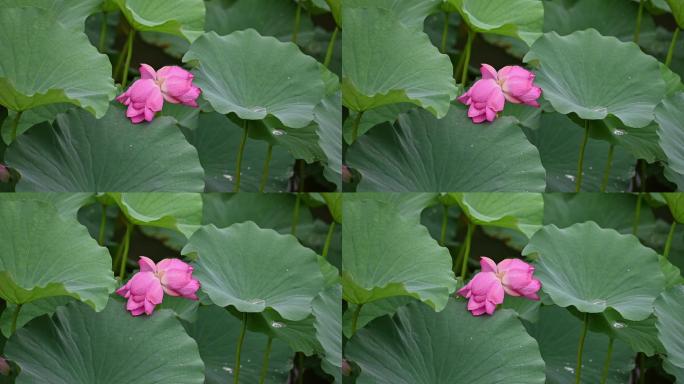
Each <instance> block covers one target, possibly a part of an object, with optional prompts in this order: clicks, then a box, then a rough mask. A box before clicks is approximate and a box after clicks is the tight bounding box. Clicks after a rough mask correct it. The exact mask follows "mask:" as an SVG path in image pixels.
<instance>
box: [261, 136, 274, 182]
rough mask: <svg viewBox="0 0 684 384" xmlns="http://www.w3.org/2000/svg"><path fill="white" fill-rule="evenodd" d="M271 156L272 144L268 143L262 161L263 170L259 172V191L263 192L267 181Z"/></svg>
mask: <svg viewBox="0 0 684 384" xmlns="http://www.w3.org/2000/svg"><path fill="white" fill-rule="evenodd" d="M272 156H273V144H270V143H269V144H268V150H267V151H266V161H264V170H263V171H262V173H261V182H260V183H259V192H263V191H264V189H265V188H266V183H267V182H268V171H269V168H270V166H271V157H272Z"/></svg>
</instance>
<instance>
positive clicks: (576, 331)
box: [526, 305, 634, 384]
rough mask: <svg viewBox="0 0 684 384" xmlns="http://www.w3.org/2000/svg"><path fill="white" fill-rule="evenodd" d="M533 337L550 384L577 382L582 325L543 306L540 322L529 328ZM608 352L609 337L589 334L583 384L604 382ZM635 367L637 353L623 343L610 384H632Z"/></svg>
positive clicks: (617, 344) (564, 313)
mask: <svg viewBox="0 0 684 384" xmlns="http://www.w3.org/2000/svg"><path fill="white" fill-rule="evenodd" d="M526 327H527V330H528V332H529V334H530V335H531V336H532V337H534V338H535V339H537V342H538V343H539V350H540V351H541V354H542V357H543V358H544V361H545V362H546V383H548V384H568V383H574V382H575V367H576V362H577V340H578V339H579V337H580V333H581V332H582V322H581V321H580V320H579V319H577V318H576V317H575V316H573V315H572V314H570V312H568V311H567V310H565V309H563V308H559V307H557V306H553V305H552V306H543V307H542V308H541V310H540V312H539V320H538V321H537V322H536V323H534V324H526ZM607 350H608V336H606V335H603V334H601V333H595V332H588V333H587V337H586V339H585V344H584V353H583V356H582V381H581V382H582V383H583V384H596V383H599V382H600V381H601V374H602V373H603V363H604V361H605V358H606V352H607ZM633 367H634V353H633V352H632V351H631V350H630V349H629V348H628V347H627V346H626V345H625V344H624V343H623V342H621V341H620V340H616V341H615V342H614V345H613V355H612V359H611V364H610V369H609V373H608V381H607V383H610V384H624V383H626V382H629V377H630V372H631V370H632V368H633Z"/></svg>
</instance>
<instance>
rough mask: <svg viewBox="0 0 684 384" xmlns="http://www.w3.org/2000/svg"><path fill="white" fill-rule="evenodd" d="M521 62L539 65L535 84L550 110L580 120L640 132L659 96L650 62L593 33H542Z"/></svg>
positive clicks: (661, 90)
mask: <svg viewBox="0 0 684 384" xmlns="http://www.w3.org/2000/svg"><path fill="white" fill-rule="evenodd" d="M523 60H524V61H525V62H526V63H528V62H533V61H538V62H539V64H540V68H539V70H538V71H537V80H536V81H537V83H538V84H539V86H540V87H541V88H542V89H543V90H544V98H545V99H546V100H548V101H549V102H550V103H551V105H553V108H554V109H555V110H556V111H558V112H560V113H563V114H568V113H576V114H577V115H578V116H579V117H580V118H582V119H587V120H603V119H605V118H606V117H608V116H611V115H612V116H615V117H617V118H618V119H620V120H621V121H622V122H623V123H624V124H625V125H627V126H630V127H634V128H640V127H644V126H646V125H648V124H649V123H650V122H651V121H652V120H653V118H652V116H653V110H654V109H655V107H656V105H657V104H658V103H659V102H660V100H661V99H662V98H663V96H664V94H665V82H664V80H663V79H662V77H661V75H660V65H659V63H658V61H657V60H656V59H654V58H653V57H651V56H648V55H646V54H645V53H643V52H642V51H641V49H640V48H639V47H638V46H637V45H636V44H634V43H623V42H621V41H619V40H618V39H616V38H614V37H606V36H602V35H601V34H600V33H598V32H597V31H596V30H595V29H587V30H584V31H578V32H573V33H572V34H570V35H567V36H559V35H558V34H557V33H555V32H549V33H546V34H544V36H542V37H541V38H539V40H537V41H536V42H535V43H534V45H533V46H532V48H530V51H529V52H528V53H527V55H525V58H524V59H523Z"/></svg>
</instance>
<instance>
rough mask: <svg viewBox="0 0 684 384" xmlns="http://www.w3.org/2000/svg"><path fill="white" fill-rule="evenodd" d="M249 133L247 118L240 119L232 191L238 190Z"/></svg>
mask: <svg viewBox="0 0 684 384" xmlns="http://www.w3.org/2000/svg"><path fill="white" fill-rule="evenodd" d="M248 135H249V124H247V120H243V121H242V140H240V148H239V149H238V156H237V162H236V164H237V165H236V168H237V170H236V174H235V184H233V192H240V178H241V176H242V157H243V156H244V154H245V144H247V136H248Z"/></svg>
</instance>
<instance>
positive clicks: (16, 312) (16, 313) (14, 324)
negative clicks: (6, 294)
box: [10, 304, 24, 335]
mask: <svg viewBox="0 0 684 384" xmlns="http://www.w3.org/2000/svg"><path fill="white" fill-rule="evenodd" d="M23 305H24V304H17V307H16V308H14V314H13V315H12V327H11V328H10V331H11V332H10V334H12V335H14V332H16V331H17V320H19V312H21V307H22V306H23Z"/></svg>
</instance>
